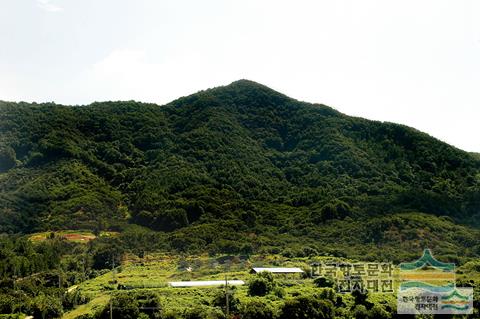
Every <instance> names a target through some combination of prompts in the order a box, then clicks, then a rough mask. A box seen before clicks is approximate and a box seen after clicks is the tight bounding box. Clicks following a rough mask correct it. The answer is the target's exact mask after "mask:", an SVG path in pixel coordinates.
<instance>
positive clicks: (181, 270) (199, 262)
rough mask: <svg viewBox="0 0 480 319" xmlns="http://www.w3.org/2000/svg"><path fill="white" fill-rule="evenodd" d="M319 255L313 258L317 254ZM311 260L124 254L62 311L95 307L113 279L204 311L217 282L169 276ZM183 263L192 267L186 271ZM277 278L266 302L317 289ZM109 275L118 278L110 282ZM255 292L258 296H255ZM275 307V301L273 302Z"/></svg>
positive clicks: (233, 275) (210, 275)
mask: <svg viewBox="0 0 480 319" xmlns="http://www.w3.org/2000/svg"><path fill="white" fill-rule="evenodd" d="M331 258H332V257H324V259H325V260H332V259H331ZM317 261H318V260H317ZM309 264H310V261H309V260H307V259H306V258H296V259H287V258H284V257H281V256H274V255H272V256H251V257H250V258H243V259H242V258H239V257H235V258H232V259H228V258H211V257H208V256H190V257H172V256H168V255H149V256H146V257H145V258H144V259H139V258H135V257H133V256H128V257H127V258H124V261H123V263H122V265H121V266H120V267H117V268H116V269H115V272H114V273H113V272H112V271H110V272H108V273H105V274H103V275H101V276H98V277H96V278H94V279H91V280H88V281H86V282H84V283H82V284H80V285H78V287H77V288H76V289H75V291H76V292H77V293H80V294H82V295H84V296H88V297H89V298H90V299H91V301H90V302H89V303H87V304H85V305H81V306H78V307H77V308H76V309H74V310H73V311H71V312H68V313H66V314H65V315H64V318H67V319H70V318H75V317H77V316H80V315H82V314H87V313H92V312H95V311H97V310H99V309H101V308H102V307H104V306H105V305H107V303H108V301H109V298H110V297H109V296H110V294H112V292H113V291H114V290H113V289H115V288H116V287H117V285H123V286H126V287H129V288H133V289H134V290H135V291H138V290H144V289H148V290H149V291H155V292H156V293H158V294H159V295H160V298H161V304H162V306H163V307H164V309H166V310H167V311H172V312H175V313H182V312H184V311H185V310H186V309H190V308H193V307H202V308H205V309H207V310H209V311H212V312H214V311H220V309H219V308H215V307H213V306H212V305H211V303H212V300H213V298H214V296H215V294H216V293H217V292H218V291H219V290H220V289H222V288H220V287H195V288H172V287H169V286H168V282H169V281H184V280H224V279H225V276H227V278H228V279H229V280H234V279H239V280H244V281H245V282H247V281H248V280H249V278H251V276H252V275H251V274H250V269H251V268H252V267H254V266H272V267H275V266H282V267H300V268H302V269H304V270H306V271H308V270H309ZM187 268H191V271H188V270H187ZM275 279H276V282H277V283H278V286H279V287H280V291H279V292H278V293H273V294H269V295H267V296H265V297H261V298H264V299H265V300H266V301H268V303H271V304H273V305H280V304H281V303H283V302H284V300H285V298H290V297H294V296H297V295H301V294H313V293H318V292H319V288H317V287H315V285H314V283H313V279H308V278H301V276H299V275H296V276H285V275H275ZM114 280H115V281H116V282H117V284H115V285H114V284H112V283H113V282H114ZM232 289H233V290H234V291H235V297H236V298H238V299H239V300H240V302H241V303H243V302H245V301H247V300H248V299H249V298H250V297H249V296H248V294H247V286H246V285H245V286H237V287H235V288H232ZM257 298H258V297H257ZM371 298H372V300H375V301H377V302H378V301H379V300H380V301H381V302H388V303H392V302H394V301H395V298H394V296H393V295H380V294H375V295H372V296H371ZM343 300H344V302H345V303H347V304H350V303H352V302H353V301H352V297H351V296H350V295H348V294H346V295H344V296H343ZM276 308H278V307H276Z"/></svg>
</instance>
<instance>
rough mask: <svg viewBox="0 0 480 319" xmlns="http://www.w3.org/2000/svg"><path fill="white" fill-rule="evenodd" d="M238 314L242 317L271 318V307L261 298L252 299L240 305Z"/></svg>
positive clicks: (248, 318) (253, 318)
mask: <svg viewBox="0 0 480 319" xmlns="http://www.w3.org/2000/svg"><path fill="white" fill-rule="evenodd" d="M240 316H241V318H243V319H273V317H274V314H273V309H272V307H271V306H270V305H268V304H266V303H265V302H263V301H261V300H256V299H255V300H252V301H249V302H247V303H245V304H242V306H241V307H240Z"/></svg>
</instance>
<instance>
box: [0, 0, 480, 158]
mask: <svg viewBox="0 0 480 319" xmlns="http://www.w3.org/2000/svg"><path fill="white" fill-rule="evenodd" d="M0 41H1V43H0V100H10V101H21V100H22V101H37V102H45V101H55V102H57V103H64V104H88V103H91V102H93V101H104V100H132V99H133V100H139V101H147V102H157V103H160V104H163V103H166V102H169V101H171V100H173V99H175V98H177V97H179V96H183V95H187V94H191V93H194V92H196V91H198V90H201V89H206V88H209V87H213V86H218V85H224V84H228V83H230V82H232V81H235V80H238V79H241V78H245V79H250V80H253V81H257V82H260V83H262V84H265V85H267V86H270V87H271V88H273V89H276V90H278V91H280V92H282V93H285V94H287V95H289V96H291V97H294V98H296V99H299V100H305V101H308V102H317V103H324V104H327V105H330V106H333V107H335V108H336V109H338V110H340V111H342V112H344V113H347V114H350V115H356V116H361V117H366V118H370V119H376V120H383V121H391V122H397V123H402V124H406V125H409V126H413V127H416V128H418V129H420V130H422V131H425V132H428V133H430V134H431V135H433V136H435V137H437V138H439V139H441V140H444V141H446V142H448V143H450V144H453V145H455V146H457V147H459V148H462V149H464V150H467V151H477V152H480V1H477V0H473V1H464V0H451V1H442V0H432V1H422V0H414V1H405V0H401V1H388V0H379V1H363V0H362V1H361V0H352V1H340V0H331V1H320V0H314V1H302V0H295V1H293V0H292V1H281V0H273V1H270V0H254V1H249V0H238V1H230V0H221V1H220V0H218V1H213V0H204V1H199V0H189V1H186V0H172V1H169V0H155V1H154V0H150V1H148V0H135V1H134V0H131V1H122V0H0Z"/></svg>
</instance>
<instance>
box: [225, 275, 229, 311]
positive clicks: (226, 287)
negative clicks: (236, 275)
mask: <svg viewBox="0 0 480 319" xmlns="http://www.w3.org/2000/svg"><path fill="white" fill-rule="evenodd" d="M225 302H226V307H225V309H226V311H225V312H226V315H227V319H229V318H230V305H229V303H228V280H227V274H225Z"/></svg>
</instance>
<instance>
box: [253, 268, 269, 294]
mask: <svg viewBox="0 0 480 319" xmlns="http://www.w3.org/2000/svg"><path fill="white" fill-rule="evenodd" d="M274 287H275V281H274V279H273V275H272V273H270V272H267V271H264V272H261V273H259V274H256V275H255V276H254V277H253V278H252V279H251V280H250V281H249V282H248V294H249V295H250V296H265V295H267V294H269V293H270V292H271V291H272V290H273V288H274Z"/></svg>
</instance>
